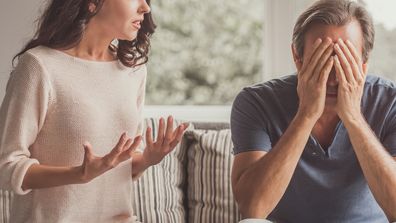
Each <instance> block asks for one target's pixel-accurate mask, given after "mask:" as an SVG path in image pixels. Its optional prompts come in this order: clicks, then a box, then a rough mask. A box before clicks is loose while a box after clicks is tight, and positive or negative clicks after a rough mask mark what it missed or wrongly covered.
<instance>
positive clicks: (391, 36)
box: [363, 0, 396, 81]
mask: <svg viewBox="0 0 396 223" xmlns="http://www.w3.org/2000/svg"><path fill="white" fill-rule="evenodd" d="M363 2H364V3H365V4H366V6H367V9H368V10H369V11H370V13H371V15H372V16H373V20H374V23H375V32H376V33H375V35H376V36H375V42H374V50H373V52H372V53H371V55H370V58H369V73H372V74H375V75H378V76H382V77H385V78H387V79H390V80H393V81H396V73H395V71H396V61H395V58H396V14H395V12H394V9H395V8H396V1H394V0H363Z"/></svg>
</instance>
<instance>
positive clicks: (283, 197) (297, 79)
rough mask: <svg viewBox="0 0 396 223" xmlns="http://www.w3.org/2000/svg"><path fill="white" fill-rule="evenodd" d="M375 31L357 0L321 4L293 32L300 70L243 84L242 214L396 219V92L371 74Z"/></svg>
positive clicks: (237, 112)
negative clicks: (259, 81)
mask: <svg viewBox="0 0 396 223" xmlns="http://www.w3.org/2000/svg"><path fill="white" fill-rule="evenodd" d="M373 42H374V28H373V23H372V19H371V17H370V15H369V14H368V12H367V11H366V10H365V8H364V7H363V6H362V5H360V4H358V3H356V2H354V1H350V0H321V1H318V2H316V3H314V5H312V6H311V7H310V8H309V9H307V10H306V11H305V12H304V13H303V14H302V15H301V16H300V17H299V18H298V21H297V23H296V25H295V28H294V33H293V44H292V53H293V56H294V60H295V64H296V67H297V74H296V75H291V76H286V77H283V78H281V79H275V80H271V81H269V82H266V83H263V84H258V85H255V86H252V87H247V88H244V89H243V90H242V91H241V92H240V93H239V95H238V96H237V97H236V99H235V101H234V104H233V109H232V114H231V130H232V139H233V143H234V152H235V161H234V165H233V171H232V186H233V191H234V195H235V198H236V200H237V203H238V206H239V209H240V211H241V213H242V217H243V218H267V219H270V220H275V221H276V222H304V223H306V222H308V223H309V222H348V223H353V222H359V223H361V222H370V223H375V222H387V221H396V158H395V157H396V86H395V85H394V84H393V83H391V82H390V81H386V80H383V79H381V78H378V77H375V76H366V73H367V69H368V66H367V63H368V58H369V52H370V51H371V50H372V48H373Z"/></svg>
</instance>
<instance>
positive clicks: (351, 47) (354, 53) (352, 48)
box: [345, 40, 362, 64]
mask: <svg viewBox="0 0 396 223" xmlns="http://www.w3.org/2000/svg"><path fill="white" fill-rule="evenodd" d="M345 43H346V45H347V47H348V49H349V51H350V52H351V54H352V56H353V58H355V61H356V63H357V64H362V58H361V56H360V55H359V53H358V52H357V49H356V47H355V46H354V45H353V44H352V43H351V41H349V40H347V41H346V42H345Z"/></svg>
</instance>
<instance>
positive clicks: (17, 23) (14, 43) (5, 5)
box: [0, 0, 44, 101]
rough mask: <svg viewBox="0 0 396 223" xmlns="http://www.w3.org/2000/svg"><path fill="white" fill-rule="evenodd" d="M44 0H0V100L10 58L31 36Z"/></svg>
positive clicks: (2, 95) (7, 75) (8, 71)
mask: <svg viewBox="0 0 396 223" xmlns="http://www.w3.org/2000/svg"><path fill="white" fill-rule="evenodd" d="M43 4H44V0H0V30H1V31H0V32H1V35H0V98H1V99H0V101H2V100H3V97H4V93H5V87H6V84H7V80H8V77H9V75H10V71H11V68H12V65H11V60H12V58H13V57H14V55H15V54H16V53H18V52H19V50H21V48H22V47H23V46H24V45H25V43H26V42H27V41H28V40H29V39H30V38H31V37H32V36H33V34H34V30H35V23H34V21H35V20H36V19H37V17H38V15H39V14H40V12H41V11H40V10H41V8H42V5H43Z"/></svg>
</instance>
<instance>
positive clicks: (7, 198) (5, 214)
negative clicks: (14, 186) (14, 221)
mask: <svg viewBox="0 0 396 223" xmlns="http://www.w3.org/2000/svg"><path fill="white" fill-rule="evenodd" d="M12 196H13V194H12V193H11V192H9V191H6V190H0V222H1V223H7V222H9V219H10V206H11V200H12Z"/></svg>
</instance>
